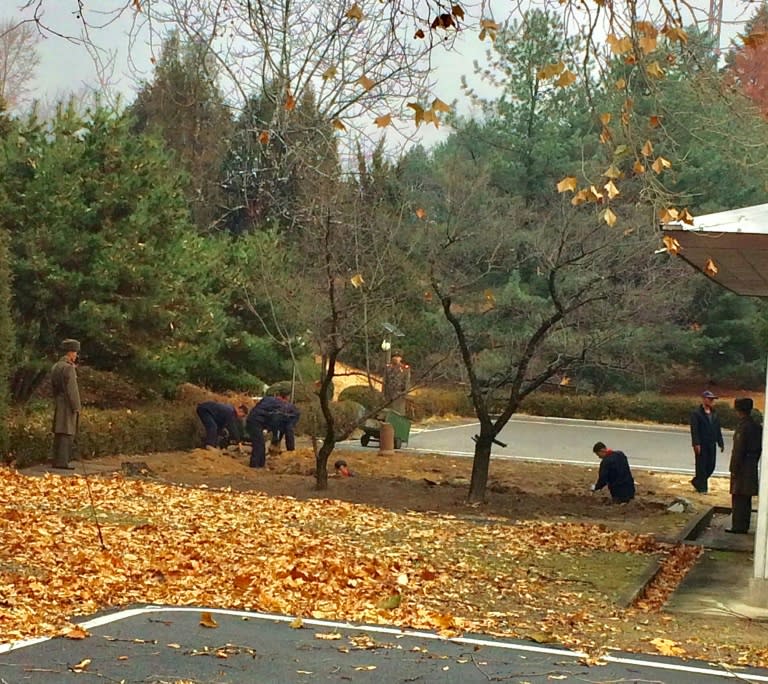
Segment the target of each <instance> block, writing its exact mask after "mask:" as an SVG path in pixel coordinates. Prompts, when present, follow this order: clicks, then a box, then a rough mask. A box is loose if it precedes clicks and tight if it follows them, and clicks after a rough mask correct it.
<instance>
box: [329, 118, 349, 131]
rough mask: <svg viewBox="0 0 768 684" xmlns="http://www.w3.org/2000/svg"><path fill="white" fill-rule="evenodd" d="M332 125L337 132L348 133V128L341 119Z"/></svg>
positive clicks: (335, 120) (334, 121)
mask: <svg viewBox="0 0 768 684" xmlns="http://www.w3.org/2000/svg"><path fill="white" fill-rule="evenodd" d="M331 125H332V126H333V127H334V128H335V129H336V130H337V131H346V130H347V127H346V126H345V125H344V122H343V121H342V120H341V119H334V120H333V121H332V122H331Z"/></svg>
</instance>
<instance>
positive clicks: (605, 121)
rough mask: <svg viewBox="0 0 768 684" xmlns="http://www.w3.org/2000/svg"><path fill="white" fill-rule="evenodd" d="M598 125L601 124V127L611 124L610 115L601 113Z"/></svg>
mask: <svg viewBox="0 0 768 684" xmlns="http://www.w3.org/2000/svg"><path fill="white" fill-rule="evenodd" d="M600 123H601V124H603V126H607V125H608V124H609V123H611V113H610V112H603V113H602V114H601V115H600Z"/></svg>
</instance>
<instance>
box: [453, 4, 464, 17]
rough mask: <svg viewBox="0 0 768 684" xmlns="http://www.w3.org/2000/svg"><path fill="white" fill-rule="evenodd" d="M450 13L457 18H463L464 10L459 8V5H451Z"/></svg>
mask: <svg viewBox="0 0 768 684" xmlns="http://www.w3.org/2000/svg"><path fill="white" fill-rule="evenodd" d="M451 14H452V15H453V16H454V17H458V18H459V19H463V18H464V10H463V9H462V8H461V5H454V6H453V7H451Z"/></svg>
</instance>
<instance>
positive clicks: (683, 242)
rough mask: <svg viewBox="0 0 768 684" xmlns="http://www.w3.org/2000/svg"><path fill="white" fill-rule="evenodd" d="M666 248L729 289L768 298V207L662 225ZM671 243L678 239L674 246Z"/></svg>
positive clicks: (733, 210)
mask: <svg viewBox="0 0 768 684" xmlns="http://www.w3.org/2000/svg"><path fill="white" fill-rule="evenodd" d="M661 229H662V231H663V233H664V236H665V237H668V238H670V239H668V240H667V241H666V242H667V246H668V247H670V245H671V246H672V249H671V251H677V254H678V256H680V258H681V259H684V260H685V261H687V262H688V263H689V264H690V265H691V266H693V267H694V268H695V269H697V270H699V271H701V272H702V273H704V274H705V275H706V276H707V277H708V278H710V279H711V280H714V281H715V282H717V283H718V284H719V285H722V286H723V287H725V288H726V289H728V290H731V291H732V292H735V293H736V294H740V295H751V296H755V297H768V204H758V205H756V206H753V207H744V208H742V209H732V210H730V211H720V212H717V213H716V214H706V215H704V216H696V217H694V219H693V225H689V224H687V223H682V222H674V223H667V224H663V225H662V226H661ZM672 240H676V241H677V242H676V243H673V242H672Z"/></svg>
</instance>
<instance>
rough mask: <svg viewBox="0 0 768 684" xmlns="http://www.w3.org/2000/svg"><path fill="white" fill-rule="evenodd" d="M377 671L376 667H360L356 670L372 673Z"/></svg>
mask: <svg viewBox="0 0 768 684" xmlns="http://www.w3.org/2000/svg"><path fill="white" fill-rule="evenodd" d="M375 669H376V666H375V665H360V666H358V667H356V668H355V670H357V671H358V672H371V671H373V670H375Z"/></svg>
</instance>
